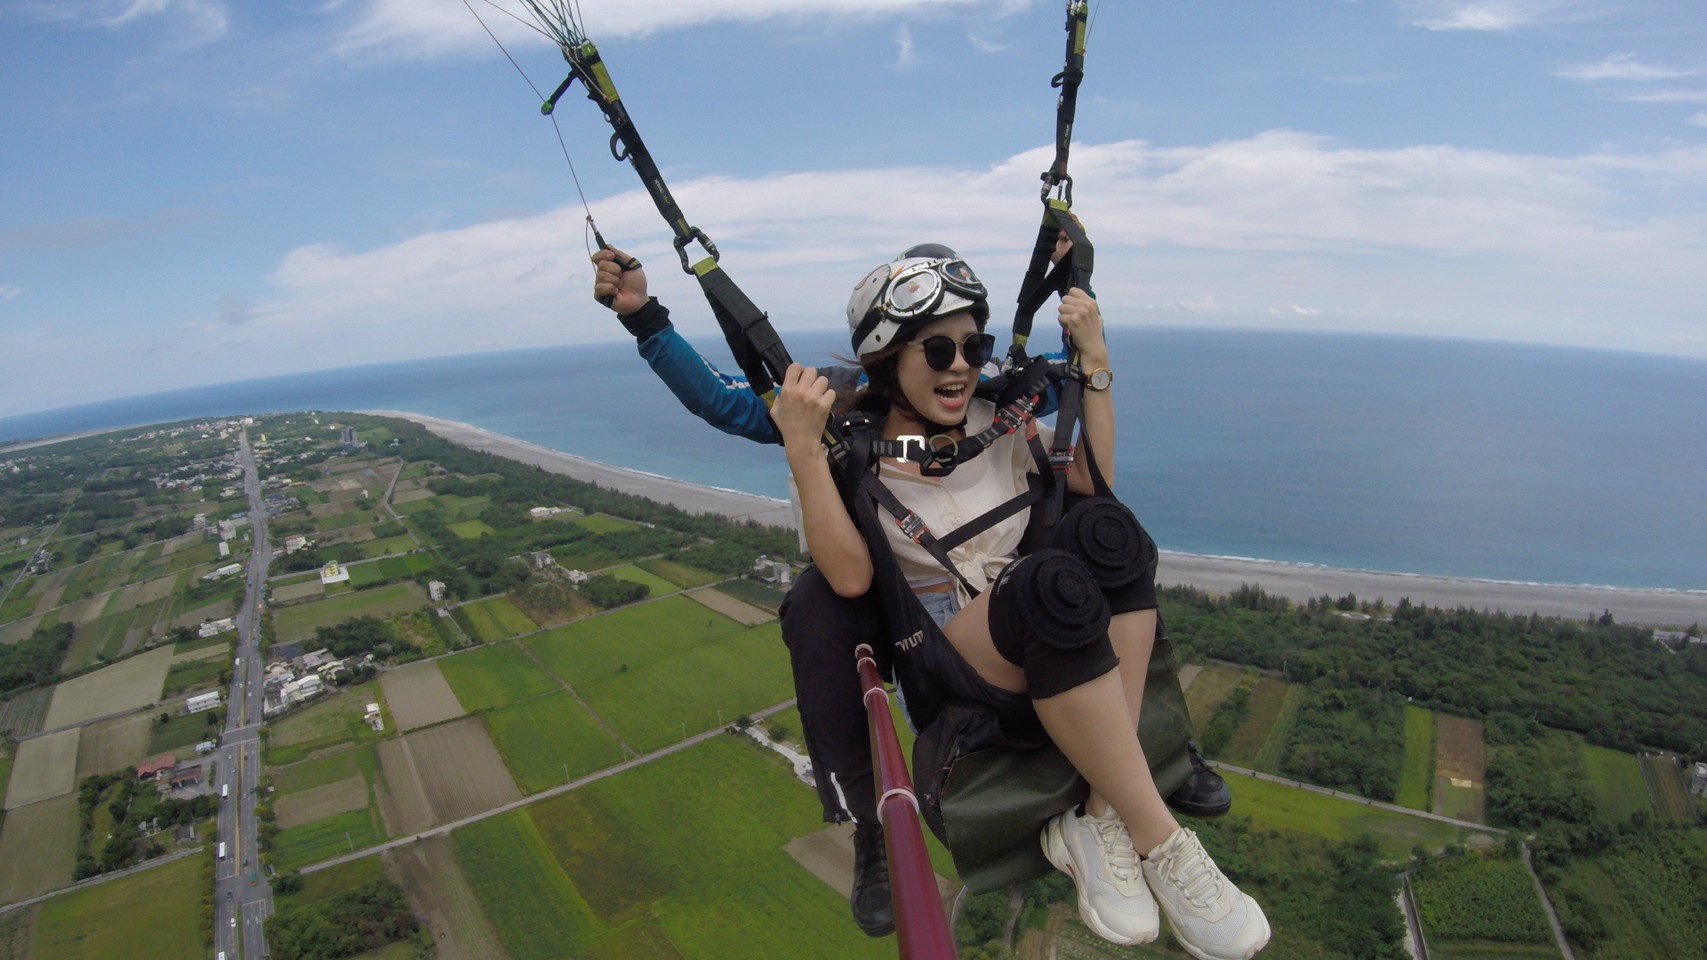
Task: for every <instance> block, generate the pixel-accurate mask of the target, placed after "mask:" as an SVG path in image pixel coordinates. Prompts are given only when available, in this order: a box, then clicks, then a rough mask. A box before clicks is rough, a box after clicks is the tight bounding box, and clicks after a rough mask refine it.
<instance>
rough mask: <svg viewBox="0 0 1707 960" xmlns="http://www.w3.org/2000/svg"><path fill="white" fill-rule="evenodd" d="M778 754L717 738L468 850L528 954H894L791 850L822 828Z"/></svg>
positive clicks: (464, 840)
mask: <svg viewBox="0 0 1707 960" xmlns="http://www.w3.org/2000/svg"><path fill="white" fill-rule="evenodd" d="M772 759H773V758H772V757H770V756H767V755H766V754H765V753H764V752H763V751H761V750H760V749H759V748H757V747H756V746H754V745H753V744H751V743H750V742H749V741H747V740H746V739H745V738H734V737H718V738H716V739H714V740H711V741H708V742H706V743H703V744H700V745H697V746H695V747H693V748H692V749H690V750H686V751H683V752H682V753H679V754H675V755H673V756H670V757H667V758H664V759H661V760H659V761H657V762H654V763H651V764H647V765H646V766H644V767H640V768H637V769H634V770H630V771H627V772H625V773H623V774H621V775H620V776H617V777H614V778H611V779H609V780H606V781H601V782H599V783H596V784H592V785H589V786H588V787H587V788H586V789H583V790H577V791H575V792H573V793H570V794H564V795H562V796H558V797H553V798H551V799H548V800H544V801H541V802H540V803H537V804H534V805H532V806H530V807H528V808H527V809H526V810H525V811H517V812H515V813H510V814H505V815H503V816H501V817H494V818H492V819H490V820H486V821H482V822H481V823H478V824H474V825H471V826H469V827H466V828H464V829H462V830H458V831H457V832H456V833H455V834H454V837H455V840H456V847H457V854H458V857H459V859H460V860H461V863H462V867H463V870H464V872H465V874H466V875H467V877H468V880H469V883H470V886H471V887H473V889H474V890H475V891H476V893H477V895H478V896H479V897H480V900H481V903H482V906H483V907H484V908H485V910H486V913H487V916H489V917H490V918H491V919H492V922H493V927H494V929H496V930H498V931H500V935H501V937H502V938H503V941H504V947H505V949H506V950H507V951H508V952H509V953H510V954H511V955H512V956H514V957H516V958H517V960H544V958H555V957H563V956H584V957H598V958H612V960H614V958H630V957H635V958H637V957H642V956H646V957H677V956H680V957H695V958H705V960H722V958H731V960H733V958H740V960H746V958H750V957H768V956H789V957H793V956H808V955H809V956H814V957H824V958H849V960H863V958H873V960H875V958H880V957H881V958H893V957H894V955H895V945H894V942H893V941H892V940H889V939H881V940H873V939H869V938H867V937H865V936H864V935H863V934H861V933H860V932H859V930H858V928H856V927H855V926H854V925H853V924H851V923H849V922H848V919H847V904H846V902H845V901H844V900H843V899H842V898H841V896H840V895H839V894H837V893H836V892H835V891H834V890H832V889H831V888H830V887H828V886H827V885H825V884H824V883H822V882H820V881H819V880H817V879H815V878H814V877H812V876H811V875H810V874H808V873H807V872H806V871H805V869H804V868H802V867H800V866H799V865H798V864H796V863H795V862H794V861H793V859H792V858H790V857H789V856H788V854H787V853H786V852H785V851H784V850H783V846H784V845H785V844H786V843H787V842H788V841H789V840H791V839H793V838H795V837H798V836H802V835H805V834H808V833H812V832H814V831H816V830H818V829H819V828H820V827H822V823H821V822H820V820H819V813H820V811H819V809H818V804H817V801H816V799H815V797H814V795H813V793H812V791H810V790H808V789H806V788H805V787H804V786H802V785H801V784H800V783H799V782H797V781H795V780H793V779H792V778H791V777H790V776H789V775H788V773H787V772H786V770H784V769H782V768H781V766H780V764H777V763H773V762H771V761H772ZM684 798H692V800H691V801H687V800H685V799H684ZM743 811H745V812H743ZM757 811H762V814H759V813H756V812H757ZM803 931H810V932H811V936H810V947H809V948H806V949H804V950H803V941H802V936H803Z"/></svg>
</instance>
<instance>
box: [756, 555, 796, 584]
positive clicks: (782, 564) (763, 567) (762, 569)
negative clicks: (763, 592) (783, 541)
mask: <svg viewBox="0 0 1707 960" xmlns="http://www.w3.org/2000/svg"><path fill="white" fill-rule="evenodd" d="M753 573H754V574H756V575H757V576H758V578H759V579H760V580H763V581H764V582H766V583H775V584H781V585H783V586H787V585H788V580H789V577H790V575H791V573H792V571H790V570H789V569H788V561H786V560H772V559H771V558H770V557H767V556H763V555H761V556H760V557H759V558H758V559H757V560H754V561H753Z"/></svg>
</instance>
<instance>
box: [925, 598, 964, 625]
mask: <svg viewBox="0 0 1707 960" xmlns="http://www.w3.org/2000/svg"><path fill="white" fill-rule="evenodd" d="M914 596H916V597H918V598H919V604H920V605H921V606H923V607H924V608H925V612H926V613H928V614H930V615H931V619H932V620H934V621H936V625H937V626H939V627H946V626H948V621H950V620H953V619H954V615H955V614H957V613H959V612H960V597H959V596H957V595H956V594H955V592H954V591H953V590H950V591H948V592H947V593H916V594H914Z"/></svg>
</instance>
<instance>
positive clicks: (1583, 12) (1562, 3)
mask: <svg viewBox="0 0 1707 960" xmlns="http://www.w3.org/2000/svg"><path fill="white" fill-rule="evenodd" d="M1406 6H1407V7H1409V8H1410V9H1412V10H1414V11H1416V13H1415V15H1414V17H1413V19H1412V20H1411V21H1410V23H1411V25H1412V26H1417V27H1422V28H1423V29H1425V30H1442V31H1449V30H1472V31H1480V32H1492V33H1509V32H1511V31H1514V30H1521V29H1523V28H1525V27H1531V26H1535V25H1537V24H1543V23H1556V22H1560V21H1569V20H1580V19H1585V18H1587V17H1589V16H1592V15H1593V4H1592V3H1588V2H1583V0H1480V2H1473V3H1466V2H1463V0H1411V2H1410V3H1408V4H1406Z"/></svg>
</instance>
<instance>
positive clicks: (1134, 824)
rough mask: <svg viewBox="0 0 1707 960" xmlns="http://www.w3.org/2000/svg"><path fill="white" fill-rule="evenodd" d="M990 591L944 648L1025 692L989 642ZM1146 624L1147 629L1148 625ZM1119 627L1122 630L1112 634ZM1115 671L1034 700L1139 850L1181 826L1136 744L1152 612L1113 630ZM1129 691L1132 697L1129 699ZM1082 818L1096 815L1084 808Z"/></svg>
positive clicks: (1019, 675)
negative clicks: (1118, 660)
mask: <svg viewBox="0 0 1707 960" xmlns="http://www.w3.org/2000/svg"><path fill="white" fill-rule="evenodd" d="M989 596H990V593H989V591H986V592H984V593H982V594H980V595H979V596H978V597H976V598H974V599H973V601H972V602H971V603H970V604H968V605H967V606H966V608H965V609H964V610H962V611H960V613H958V614H956V615H955V617H954V619H953V620H951V621H949V623H948V626H947V627H946V628H944V631H943V632H944V633H945V634H946V635H947V636H948V640H949V643H951V644H953V645H954V648H955V650H956V651H958V652H959V653H960V655H961V656H962V657H963V658H965V660H966V662H967V663H968V664H970V665H971V667H972V669H973V670H975V671H977V673H978V675H979V676H981V677H983V678H984V679H985V680H986V681H987V682H989V683H991V684H993V685H995V686H997V687H1000V688H1002V689H1004V690H1009V691H1012V692H1015V693H1024V692H1025V689H1026V686H1025V672H1024V671H1023V670H1022V669H1020V667H1019V666H1018V665H1016V664H1014V663H1012V662H1011V661H1009V660H1008V659H1007V658H1006V657H1004V656H1002V655H1001V653H1000V652H998V651H997V650H996V647H995V643H994V641H992V640H991V639H990V622H989ZM1146 621H1147V624H1148V625H1147V629H1145V622H1146ZM1116 625H1118V626H1119V630H1118V631H1117V630H1116ZM1117 634H1118V637H1119V639H1118V640H1116V642H1117V644H1118V645H1117V646H1116V647H1115V652H1116V653H1117V654H1119V655H1120V657H1121V663H1120V666H1119V667H1118V668H1116V669H1114V670H1111V671H1109V672H1108V673H1105V674H1103V675H1102V676H1100V677H1097V678H1096V679H1095V680H1092V681H1090V682H1088V683H1083V684H1080V685H1079V686H1077V687H1074V688H1072V689H1071V690H1067V691H1065V692H1063V693H1059V694H1056V695H1055V696H1053V697H1048V698H1045V699H1042V700H1033V701H1032V704H1033V706H1034V707H1035V708H1036V709H1037V716H1038V719H1039V720H1041V721H1042V722H1043V728H1044V729H1045V730H1047V731H1048V732H1049V736H1050V738H1051V739H1052V740H1054V741H1055V745H1056V746H1058V747H1060V748H1061V752H1062V754H1064V755H1065V756H1066V757H1067V759H1068V760H1069V761H1070V762H1071V763H1072V764H1073V767H1074V769H1076V770H1078V771H1079V773H1080V775H1082V776H1083V777H1084V778H1085V780H1086V781H1088V782H1089V783H1090V785H1091V791H1092V796H1093V797H1095V798H1100V800H1101V803H1103V804H1106V806H1105V807H1104V810H1106V807H1107V806H1112V807H1113V808H1114V809H1115V811H1116V812H1118V813H1119V814H1120V819H1121V820H1123V821H1124V822H1125V823H1126V828H1127V829H1128V830H1129V831H1131V833H1132V840H1133V842H1134V844H1135V845H1136V846H1137V848H1138V849H1139V850H1140V851H1143V850H1149V849H1151V848H1153V847H1155V846H1156V845H1157V844H1160V843H1161V842H1162V841H1164V840H1166V839H1167V838H1168V836H1169V835H1170V834H1172V833H1173V832H1174V831H1175V830H1176V829H1178V828H1179V823H1178V822H1177V821H1175V820H1174V817H1173V814H1172V813H1170V812H1169V811H1168V808H1167V805H1166V804H1165V803H1163V802H1162V797H1161V794H1159V793H1157V792H1156V781H1155V780H1154V779H1153V778H1152V777H1151V776H1150V765H1149V762H1148V761H1147V760H1146V759H1145V757H1144V748H1143V747H1142V745H1140V744H1139V742H1138V732H1137V731H1138V710H1139V708H1140V707H1141V706H1142V705H1143V687H1144V679H1145V677H1146V676H1147V674H1148V672H1149V662H1150V656H1149V655H1150V648H1151V646H1152V645H1153V644H1154V640H1155V612H1154V611H1139V612H1136V613H1132V614H1122V615H1121V616H1120V617H1116V618H1115V619H1114V621H1113V623H1111V625H1110V639H1111V640H1115V639H1116V636H1117ZM1129 686H1130V687H1132V688H1133V689H1135V690H1136V691H1137V692H1136V694H1135V695H1134V694H1130V693H1128V687H1129ZM1087 812H1089V813H1092V814H1096V813H1097V811H1096V810H1092V809H1090V808H1089V806H1088V805H1087Z"/></svg>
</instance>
